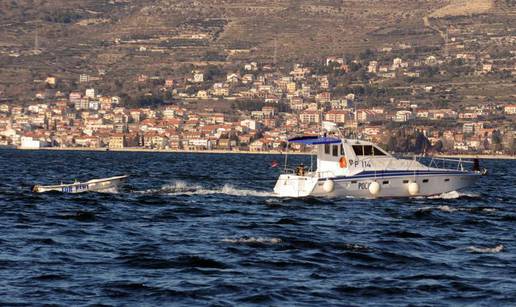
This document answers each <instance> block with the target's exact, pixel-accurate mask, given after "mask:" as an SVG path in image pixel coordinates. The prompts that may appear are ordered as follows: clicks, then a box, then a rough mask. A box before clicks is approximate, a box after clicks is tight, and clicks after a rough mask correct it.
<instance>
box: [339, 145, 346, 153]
mask: <svg viewBox="0 0 516 307" xmlns="http://www.w3.org/2000/svg"><path fill="white" fill-rule="evenodd" d="M345 154H346V153H345V152H344V146H343V145H342V144H340V155H341V156H344V155H345Z"/></svg>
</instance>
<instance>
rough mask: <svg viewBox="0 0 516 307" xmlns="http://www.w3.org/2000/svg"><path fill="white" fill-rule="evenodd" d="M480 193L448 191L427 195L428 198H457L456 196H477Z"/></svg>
mask: <svg viewBox="0 0 516 307" xmlns="http://www.w3.org/2000/svg"><path fill="white" fill-rule="evenodd" d="M479 197H480V194H475V193H468V192H458V191H450V192H446V193H442V194H439V195H433V196H428V199H458V198H479Z"/></svg>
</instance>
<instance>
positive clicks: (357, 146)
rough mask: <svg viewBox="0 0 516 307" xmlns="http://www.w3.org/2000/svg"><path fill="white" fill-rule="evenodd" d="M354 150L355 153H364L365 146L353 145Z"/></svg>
mask: <svg viewBox="0 0 516 307" xmlns="http://www.w3.org/2000/svg"><path fill="white" fill-rule="evenodd" d="M353 151H354V152H355V155H357V156H363V155H364V148H363V147H362V145H353Z"/></svg>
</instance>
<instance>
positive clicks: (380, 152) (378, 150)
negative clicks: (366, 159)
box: [373, 147, 385, 156]
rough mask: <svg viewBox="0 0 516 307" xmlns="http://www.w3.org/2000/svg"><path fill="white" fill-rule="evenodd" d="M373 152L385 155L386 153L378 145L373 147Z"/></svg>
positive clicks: (377, 154) (376, 154)
mask: <svg viewBox="0 0 516 307" xmlns="http://www.w3.org/2000/svg"><path fill="white" fill-rule="evenodd" d="M373 153H374V155H375V156H385V153H384V152H383V151H381V150H380V149H379V148H378V147H373Z"/></svg>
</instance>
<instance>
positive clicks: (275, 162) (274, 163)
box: [271, 160, 279, 168]
mask: <svg viewBox="0 0 516 307" xmlns="http://www.w3.org/2000/svg"><path fill="white" fill-rule="evenodd" d="M278 166H279V163H278V161H276V160H272V162H271V168H275V167H278Z"/></svg>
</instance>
